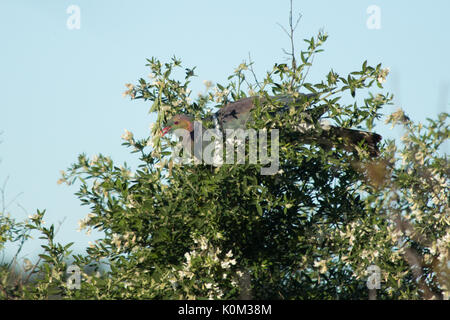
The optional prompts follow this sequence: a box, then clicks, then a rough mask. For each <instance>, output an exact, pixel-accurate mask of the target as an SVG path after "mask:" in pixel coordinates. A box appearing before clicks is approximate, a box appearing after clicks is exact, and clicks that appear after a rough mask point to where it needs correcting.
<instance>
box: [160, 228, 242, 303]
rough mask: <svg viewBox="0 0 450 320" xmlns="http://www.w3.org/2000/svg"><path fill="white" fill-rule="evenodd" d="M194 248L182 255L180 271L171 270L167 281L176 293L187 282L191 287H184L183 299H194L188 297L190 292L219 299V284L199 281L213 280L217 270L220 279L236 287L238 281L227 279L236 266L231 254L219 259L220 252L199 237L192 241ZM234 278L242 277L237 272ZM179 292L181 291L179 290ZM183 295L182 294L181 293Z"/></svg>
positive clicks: (203, 238)
mask: <svg viewBox="0 0 450 320" xmlns="http://www.w3.org/2000/svg"><path fill="white" fill-rule="evenodd" d="M194 242H195V244H196V248H195V249H193V250H192V251H190V252H186V253H185V255H184V258H185V262H184V263H183V264H182V267H181V269H177V268H175V267H174V268H172V276H170V277H169V279H168V281H169V283H170V284H171V286H172V287H173V289H174V290H175V291H176V290H177V288H179V287H180V286H182V285H183V283H185V281H188V283H190V285H192V281H191V280H193V279H194V284H193V285H192V286H193V287H184V288H183V290H182V291H183V292H187V293H186V296H183V298H187V299H190V298H194V297H195V296H194V295H193V294H192V295H190V293H189V291H190V290H201V291H203V292H204V294H205V296H206V297H207V298H208V299H220V298H222V297H223V295H224V292H223V290H222V289H221V288H220V286H219V283H218V282H217V281H218V280H220V279H216V281H211V282H205V281H203V280H201V279H214V278H216V276H217V268H221V269H222V272H221V279H222V280H228V281H230V283H231V285H233V286H237V285H238V281H237V280H236V279H235V276H234V275H233V276H231V277H229V275H230V274H233V272H231V270H230V268H231V267H232V266H234V265H236V259H234V258H233V253H232V251H231V250H230V251H229V252H228V253H226V254H225V258H223V259H222V258H220V257H219V255H220V254H221V250H220V249H219V248H214V247H213V246H212V245H211V244H210V242H209V241H208V239H207V238H205V237H203V236H201V237H199V238H198V239H195V240H194ZM235 275H236V276H238V277H239V275H241V276H242V273H240V272H239V271H238V272H236V273H235ZM180 291H181V290H180ZM183 294H184V293H183Z"/></svg>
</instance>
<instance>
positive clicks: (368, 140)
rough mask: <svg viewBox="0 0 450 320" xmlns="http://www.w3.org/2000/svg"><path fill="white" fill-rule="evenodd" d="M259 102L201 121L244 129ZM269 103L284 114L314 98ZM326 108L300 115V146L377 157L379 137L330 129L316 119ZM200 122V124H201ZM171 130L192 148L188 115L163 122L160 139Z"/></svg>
mask: <svg viewBox="0 0 450 320" xmlns="http://www.w3.org/2000/svg"><path fill="white" fill-rule="evenodd" d="M257 99H259V103H263V102H265V101H266V98H260V97H249V98H243V99H240V100H238V101H235V102H232V103H228V104H226V105H225V106H223V107H222V108H220V109H219V110H218V111H217V112H216V113H215V114H214V115H213V116H212V117H209V118H207V119H203V120H206V121H211V120H217V124H218V125H219V127H220V129H221V130H225V129H245V126H246V124H247V122H248V121H250V120H251V110H252V109H253V108H254V107H255V102H256V101H257ZM270 99H271V100H273V101H275V102H276V103H279V104H281V107H280V109H279V110H278V111H277V112H279V113H286V112H288V110H289V109H290V108H291V106H294V107H295V108H304V104H305V103H308V105H311V104H313V103H314V102H315V100H316V95H315V94H309V95H304V94H300V96H299V97H297V98H293V97H292V96H290V95H279V96H275V97H270ZM327 110H328V109H327V106H326V105H323V106H319V107H313V108H309V109H305V111H303V112H302V113H303V116H304V117H303V118H304V121H303V122H301V123H299V125H298V126H297V127H296V128H295V131H296V132H297V133H300V134H299V135H298V140H299V142H301V143H306V144H308V143H317V144H319V145H322V146H324V147H341V148H343V149H345V150H348V151H353V152H356V151H357V147H358V146H359V145H361V146H362V147H363V148H364V147H365V148H366V149H367V151H368V153H369V155H370V156H371V157H377V156H379V153H380V152H379V148H378V142H380V141H381V139H382V137H381V136H380V135H379V134H377V133H373V132H367V131H363V130H357V129H349V128H342V127H337V126H333V125H330V124H329V123H328V122H327V121H323V120H321V119H320V117H321V116H322V115H323V114H324V113H325V112H326V111H327ZM203 120H202V122H203ZM315 122H318V123H319V124H320V127H321V130H317V129H316V126H315V125H314V123H315ZM175 129H185V130H186V131H184V132H185V133H184V135H186V137H184V138H185V139H183V141H185V142H186V141H187V143H190V144H191V148H193V145H194V143H193V141H194V132H195V128H194V123H193V118H192V117H191V116H189V115H185V114H178V115H175V116H174V117H173V118H172V119H171V120H170V121H168V122H167V124H166V127H165V128H164V129H163V130H162V135H163V136H164V135H165V134H167V133H168V132H171V131H173V130H175Z"/></svg>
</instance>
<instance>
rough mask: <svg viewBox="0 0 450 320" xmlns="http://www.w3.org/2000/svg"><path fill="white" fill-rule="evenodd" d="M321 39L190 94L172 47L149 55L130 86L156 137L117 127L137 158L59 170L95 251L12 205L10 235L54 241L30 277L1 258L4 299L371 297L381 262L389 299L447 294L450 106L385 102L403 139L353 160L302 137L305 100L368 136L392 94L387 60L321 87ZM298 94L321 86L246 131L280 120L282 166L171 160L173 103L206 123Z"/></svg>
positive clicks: (272, 106) (6, 237)
mask: <svg viewBox="0 0 450 320" xmlns="http://www.w3.org/2000/svg"><path fill="white" fill-rule="evenodd" d="M326 38H327V35H326V34H323V33H319V35H318V36H317V37H314V38H311V39H310V40H307V41H306V42H307V44H308V48H307V50H306V51H304V52H301V53H300V55H299V56H298V57H297V59H298V61H296V60H295V59H293V63H292V64H291V65H288V64H286V63H281V64H275V65H274V67H273V69H272V70H270V71H269V72H267V73H266V75H265V77H264V79H262V80H261V81H258V79H257V77H256V74H255V72H254V71H253V62H252V61H248V62H244V63H242V64H240V65H239V66H238V67H237V68H236V70H235V71H234V72H233V73H232V74H231V75H230V77H228V83H227V84H223V85H220V84H213V83H211V82H208V81H206V82H205V87H206V89H205V91H204V92H203V93H200V94H199V95H198V96H197V97H196V98H195V99H194V98H192V97H191V95H192V92H191V90H190V88H189V86H190V83H191V80H192V78H193V77H194V76H195V70H194V69H195V68H184V67H182V64H181V61H180V60H178V59H177V58H175V57H174V58H172V59H171V60H170V61H169V62H167V63H162V62H160V61H159V60H157V59H156V58H152V59H149V60H148V64H147V65H146V67H148V68H149V72H150V75H149V79H148V80H146V79H139V80H138V82H137V83H136V84H135V85H133V84H127V89H128V90H127V91H126V92H125V95H126V96H129V97H131V99H144V100H146V101H150V102H151V103H152V105H151V108H150V112H151V113H156V115H157V117H156V122H155V123H154V124H152V126H151V132H150V135H149V137H143V138H136V137H134V135H133V133H132V132H131V131H126V132H125V134H124V135H123V137H122V138H123V140H124V142H123V144H124V145H125V146H126V147H128V148H130V151H131V152H132V153H133V154H134V155H136V157H139V161H140V165H139V167H138V168H137V169H135V170H131V169H130V168H129V167H127V166H126V165H123V166H121V165H118V164H116V163H114V161H113V160H112V159H111V158H110V157H108V156H104V155H97V156H94V157H92V158H88V157H87V156H86V155H84V154H82V155H80V156H79V157H78V161H77V162H76V163H75V164H73V166H71V167H70V168H69V169H68V170H66V171H67V172H64V173H63V176H62V178H61V180H60V182H65V183H67V184H69V185H70V184H73V183H79V185H80V188H79V191H78V192H77V193H76V196H77V197H78V198H79V199H80V200H81V203H82V204H84V205H86V206H89V208H90V212H91V213H90V214H89V215H88V216H87V217H86V218H85V219H84V220H82V221H81V224H82V227H83V228H87V229H90V228H94V229H97V230H101V231H102V232H104V238H102V239H100V240H98V241H96V243H95V244H93V245H92V246H91V247H89V248H87V251H86V253H85V254H80V255H71V253H70V251H69V248H70V244H64V245H63V244H58V243H55V242H54V233H55V230H54V229H55V228H54V226H53V225H52V226H50V227H45V226H44V225H43V224H42V218H43V216H44V213H43V212H37V214H36V215H34V216H33V217H31V218H30V219H29V220H28V221H27V222H26V224H17V222H15V221H14V220H11V219H10V218H7V215H6V212H3V213H2V215H1V217H2V219H4V220H2V226H1V229H0V231H1V234H0V240H1V242H0V244H2V243H4V242H6V241H12V240H14V239H17V238H14V237H13V236H12V235H11V230H14V229H11V228H12V226H17V227H18V228H22V229H21V230H25V231H27V230H29V231H32V230H35V231H36V230H37V231H39V232H40V233H41V235H42V236H43V237H44V238H45V239H47V242H48V243H47V244H46V245H45V246H43V253H42V254H41V255H40V261H38V263H36V264H32V263H31V262H27V263H28V265H27V268H26V270H25V273H24V276H23V277H22V278H17V279H16V281H13V280H14V279H11V277H10V275H11V274H12V272H11V270H12V269H11V268H12V267H11V265H9V266H6V265H5V266H4V267H3V269H2V271H1V275H2V278H1V282H0V296H1V297H3V298H44V299H45V298H49V297H59V298H67V299H71V298H77V299H180V298H188V299H208V298H209V299H230V298H239V297H240V298H254V299H367V297H368V288H367V285H366V281H367V278H368V276H369V274H368V268H369V267H370V266H371V265H376V266H378V267H379V268H380V270H381V274H380V280H381V286H380V289H379V290H378V292H377V295H378V298H379V299H419V298H426V299H429V298H436V299H437V298H442V297H443V296H444V295H446V294H447V295H448V293H449V290H450V273H449V272H450V270H449V265H448V261H449V251H450V249H449V248H450V228H449V224H450V207H449V201H448V194H449V193H450V192H449V171H450V166H449V163H448V157H447V155H442V154H441V153H439V147H440V146H441V145H442V143H443V142H444V141H445V140H446V139H448V137H449V126H448V124H446V121H447V117H448V114H441V115H439V116H438V119H437V120H431V119H430V120H428V123H426V124H415V123H413V122H411V121H410V120H409V119H408V117H407V116H406V115H405V114H404V113H403V111H401V110H398V111H396V112H394V113H392V112H390V111H389V107H387V108H386V111H387V113H392V114H391V115H389V116H388V117H387V120H386V121H387V122H388V123H391V124H392V125H393V126H401V127H402V128H403V129H404V136H403V138H402V141H401V142H395V141H389V140H385V143H384V145H383V147H382V155H381V156H380V157H379V158H377V159H371V158H369V157H368V156H367V155H366V154H365V152H364V150H363V148H362V149H361V152H358V154H354V153H349V152H347V151H345V150H342V149H340V148H332V149H330V148H323V147H322V146H321V145H318V144H314V143H312V144H298V143H296V140H297V139H296V136H295V132H294V130H293V128H294V127H295V126H296V125H297V124H298V122H299V121H301V114H300V112H301V111H303V110H305V109H307V108H308V109H312V108H313V109H314V110H317V113H318V117H321V118H322V119H325V118H326V119H329V121H331V122H332V123H334V124H337V125H340V126H342V127H352V128H362V129H366V130H372V129H373V128H374V126H375V124H376V122H377V120H378V119H380V118H381V116H382V113H381V111H382V108H383V107H384V106H386V105H389V104H391V101H392V98H393V97H392V95H390V94H388V93H384V92H383V89H382V85H383V83H384V81H385V79H386V77H387V75H388V72H389V70H388V69H385V68H382V66H381V64H380V65H377V66H376V67H372V66H369V65H368V64H367V62H364V63H363V64H362V67H361V70H358V71H355V72H351V73H350V74H348V75H347V76H341V75H338V74H337V73H336V72H334V71H333V70H331V71H330V72H329V73H328V75H327V76H326V78H325V79H324V80H323V81H322V82H320V83H315V84H312V83H308V82H307V74H308V71H309V68H310V67H311V65H312V63H311V62H312V58H313V57H314V55H316V54H317V53H318V52H320V51H322V50H321V49H320V48H321V46H322V44H323V43H324V42H325V41H326ZM299 92H303V93H309V92H312V93H315V94H316V96H315V97H314V98H306V99H304V100H303V101H302V102H301V103H300V104H299V105H297V107H298V108H294V107H292V108H291V109H290V110H288V111H287V112H285V113H274V112H273V111H276V110H277V109H279V108H280V106H279V105H278V104H277V102H276V101H272V100H271V99H268V100H267V101H268V102H267V103H261V104H258V106H257V107H256V108H255V110H254V115H255V116H254V119H255V121H253V122H252V123H251V124H250V126H252V127H253V128H257V129H261V128H280V148H279V157H280V167H279V171H278V172H277V174H275V175H261V174H260V169H261V167H263V166H264V165H262V164H248V163H249V162H248V161H246V164H224V165H222V166H218V167H213V166H210V165H194V164H191V165H188V164H184V165H179V164H177V163H174V162H173V161H172V159H171V148H172V147H173V145H174V144H176V141H174V140H173V139H172V140H170V139H168V138H166V137H164V138H163V137H161V134H160V132H161V128H162V126H163V125H164V123H165V122H166V121H167V120H168V119H170V118H171V117H172V116H173V115H174V114H177V113H187V114H191V115H193V116H195V117H196V118H198V119H199V118H204V117H206V116H208V115H210V114H211V112H212V111H213V110H215V108H216V107H220V106H221V105H223V104H225V103H227V102H231V101H235V100H238V99H240V98H243V97H248V96H264V97H269V96H272V95H277V94H289V95H293V96H296V95H298V93H299ZM344 101H345V102H344ZM317 129H318V130H320V128H319V127H318V128H317ZM247 156H248V155H247ZM5 219H10V220H5ZM8 226H9V227H8ZM27 232H28V231H27ZM26 234H28V233H26ZM69 257H70V258H71V259H73V262H72V260H70V261H71V262H70V264H74V265H77V266H79V267H80V269H81V279H82V281H81V286H80V288H79V289H73V288H72V289H71V287H70V285H69V284H68V282H67V279H68V274H67V273H66V270H67V267H68V264H69V263H68V261H69V260H68V258H69ZM102 265H107V267H106V268H101V266H102ZM92 270H94V271H92ZM88 271H89V272H88ZM20 279H22V280H23V279H27V282H23V281H21V280H20Z"/></svg>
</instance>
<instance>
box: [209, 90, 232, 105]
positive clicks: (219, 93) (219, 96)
mask: <svg viewBox="0 0 450 320" xmlns="http://www.w3.org/2000/svg"><path fill="white" fill-rule="evenodd" d="M229 94H230V90H228V89H223V90H220V89H219V88H218V87H214V93H213V96H214V101H215V102H217V103H220V102H222V101H223V99H224V98H226V97H227V96H228V95H229Z"/></svg>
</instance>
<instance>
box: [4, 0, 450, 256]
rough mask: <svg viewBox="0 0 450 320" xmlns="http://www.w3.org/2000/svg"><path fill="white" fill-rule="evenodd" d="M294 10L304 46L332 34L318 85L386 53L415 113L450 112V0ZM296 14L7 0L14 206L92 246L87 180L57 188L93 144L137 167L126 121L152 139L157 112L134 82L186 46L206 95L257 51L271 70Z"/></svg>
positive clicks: (192, 5) (404, 101)
mask: <svg viewBox="0 0 450 320" xmlns="http://www.w3.org/2000/svg"><path fill="white" fill-rule="evenodd" d="M70 5H76V6H78V7H79V8H80V29H73V30H70V29H68V27H67V20H68V18H69V17H70V14H68V13H67V12H66V11H67V8H68V7H69V6H70ZM370 5H377V6H378V7H379V8H380V10H381V11H380V12H381V16H380V23H381V29H369V28H368V27H367V25H366V22H367V20H368V19H369V16H370V15H369V14H368V13H367V8H368V7H369V6H370ZM294 10H295V12H297V13H298V12H301V13H302V15H303V17H302V19H301V22H300V25H299V27H298V29H297V34H296V47H297V50H301V49H306V47H305V45H306V44H303V41H302V39H304V38H310V37H312V36H314V35H316V34H317V32H318V30H319V29H321V28H323V29H324V30H325V31H326V32H327V33H328V34H329V40H328V41H327V43H326V44H325V46H324V49H325V52H324V53H322V54H321V55H319V56H317V57H316V59H315V62H314V67H313V68H312V70H311V72H310V75H309V76H310V81H311V82H314V81H320V80H321V79H323V77H324V75H325V74H326V73H327V72H328V71H329V70H330V69H331V68H333V69H334V70H335V71H336V72H338V73H339V74H342V75H344V74H347V73H349V72H351V71H355V70H357V69H359V68H360V66H361V64H362V63H363V62H364V61H365V60H368V62H369V64H372V65H376V64H378V63H380V62H381V63H383V65H384V66H386V67H390V68H391V75H390V77H389V78H388V81H387V83H386V86H385V88H386V91H389V92H392V93H394V94H395V96H396V98H395V103H396V106H401V107H402V108H404V109H405V111H406V112H407V113H408V114H409V115H410V116H411V118H412V119H413V120H416V121H424V120H425V118H426V117H435V116H436V114H437V113H438V112H443V111H446V112H449V109H450V93H449V88H450V59H448V57H450V42H449V41H448V35H447V33H448V31H449V30H450V20H449V19H448V13H449V12H450V2H449V1H447V0H434V1H432V2H428V1H406V0H396V1H387V0H371V1H364V0H345V1H333V0H317V1H299V0H294ZM288 14H289V1H288V0H279V1H261V0H258V1H249V0H248V1H235V0H230V1H207V0H199V1H144V0H129V1H119V0H108V1H106V0H94V1H93V0H71V1H62V0H58V1H56V0H52V1H50V0H41V1H35V0H3V1H1V2H0V41H1V51H0V52H1V53H0V57H1V59H0V93H1V94H0V132H1V131H3V134H2V135H1V136H0V140H1V141H2V143H0V159H1V162H0V183H3V182H4V181H5V179H6V178H7V177H9V180H8V184H7V187H6V192H7V194H6V196H7V200H8V199H12V198H13V197H14V196H15V195H17V194H19V193H20V196H19V197H18V198H17V201H16V202H14V203H13V204H11V206H10V207H9V208H8V211H9V212H10V213H11V215H13V216H14V217H17V218H18V219H19V220H21V219H24V218H25V217H26V216H27V215H29V214H33V213H35V212H36V209H41V210H42V209H46V210H47V219H46V221H47V224H50V223H56V224H57V223H58V221H62V220H63V219H65V221H64V223H63V225H62V226H61V229H60V231H59V233H58V236H57V239H58V240H60V241H62V242H69V241H75V242H76V243H75V246H74V249H75V250H76V251H77V252H82V251H83V249H84V247H85V246H86V245H87V243H88V241H94V240H95V239H96V236H97V235H96V234H94V233H93V234H92V235H91V236H86V235H85V234H84V233H83V232H81V233H80V232H77V231H76V229H77V228H78V220H79V219H81V218H83V217H84V216H85V215H86V214H88V213H89V208H88V207H82V206H80V202H79V200H78V199H77V198H76V196H74V193H75V192H76V191H77V189H76V188H75V187H67V186H65V185H57V183H56V181H57V180H58V179H59V177H60V175H59V171H60V170H64V169H66V168H67V167H68V166H69V165H70V164H71V163H73V162H75V160H76V158H77V155H78V154H80V153H82V152H85V153H87V155H88V156H93V155H95V154H98V153H102V154H104V155H110V156H111V157H112V158H113V159H114V160H115V161H117V162H118V163H122V162H123V161H128V162H130V163H133V161H134V160H133V159H134V157H133V156H132V155H130V154H129V152H128V150H127V149H125V148H124V147H123V146H121V143H122V140H121V139H120V136H121V135H122V134H123V131H124V129H125V128H126V129H128V130H131V131H133V133H134V134H135V136H138V137H145V136H148V134H149V124H150V123H151V122H152V121H153V120H154V116H153V115H149V114H148V109H149V107H150V103H148V102H147V103H145V102H142V101H130V100H129V99H124V98H123V97H122V92H123V91H125V87H124V84H125V83H129V82H131V83H134V82H135V81H136V80H137V79H138V78H140V77H146V76H147V75H148V73H149V70H148V69H146V67H145V66H144V65H145V63H146V61H145V58H150V57H152V56H155V57H157V58H159V59H161V60H163V61H167V60H168V59H169V58H170V57H171V56H173V55H176V56H177V57H179V58H181V59H182V61H183V63H184V65H185V66H189V67H192V66H197V69H196V73H197V74H198V78H196V80H195V81H194V82H193V84H192V90H193V95H192V96H193V97H195V96H196V93H197V92H199V91H201V90H203V85H202V81H203V80H211V81H213V82H215V83H217V82H219V83H225V82H226V77H227V76H228V75H229V74H230V73H231V72H232V71H233V70H234V68H235V67H236V66H237V65H238V64H239V63H241V62H242V61H243V60H245V59H247V58H248V54H249V53H250V54H251V56H252V59H253V60H254V61H255V69H256V72H257V73H258V74H260V75H262V74H263V72H264V71H265V70H267V69H270V68H271V66H272V65H273V64H274V63H275V62H284V61H285V59H286V57H285V56H284V54H283V52H282V48H286V49H288V48H289V39H288V38H287V37H286V35H285V34H284V32H283V31H282V30H281V28H280V27H279V26H278V25H277V23H281V24H283V25H286V24H287V18H288ZM396 106H394V107H387V108H386V109H385V110H386V113H388V112H390V111H394V110H395V109H396ZM377 131H380V133H381V134H382V135H383V136H386V137H391V138H395V137H398V136H399V135H400V134H401V133H400V132H398V131H388V130H387V128H385V127H383V126H381V127H380V128H379V129H378V130H377ZM447 146H448V144H447ZM447 149H448V148H447ZM447 152H448V150H447ZM19 205H20V206H19ZM38 244H39V243H38V242H36V241H35V242H32V243H30V244H29V245H28V246H27V247H25V249H24V254H23V256H24V255H27V257H28V258H30V257H33V256H35V254H36V251H37V250H38Z"/></svg>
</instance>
